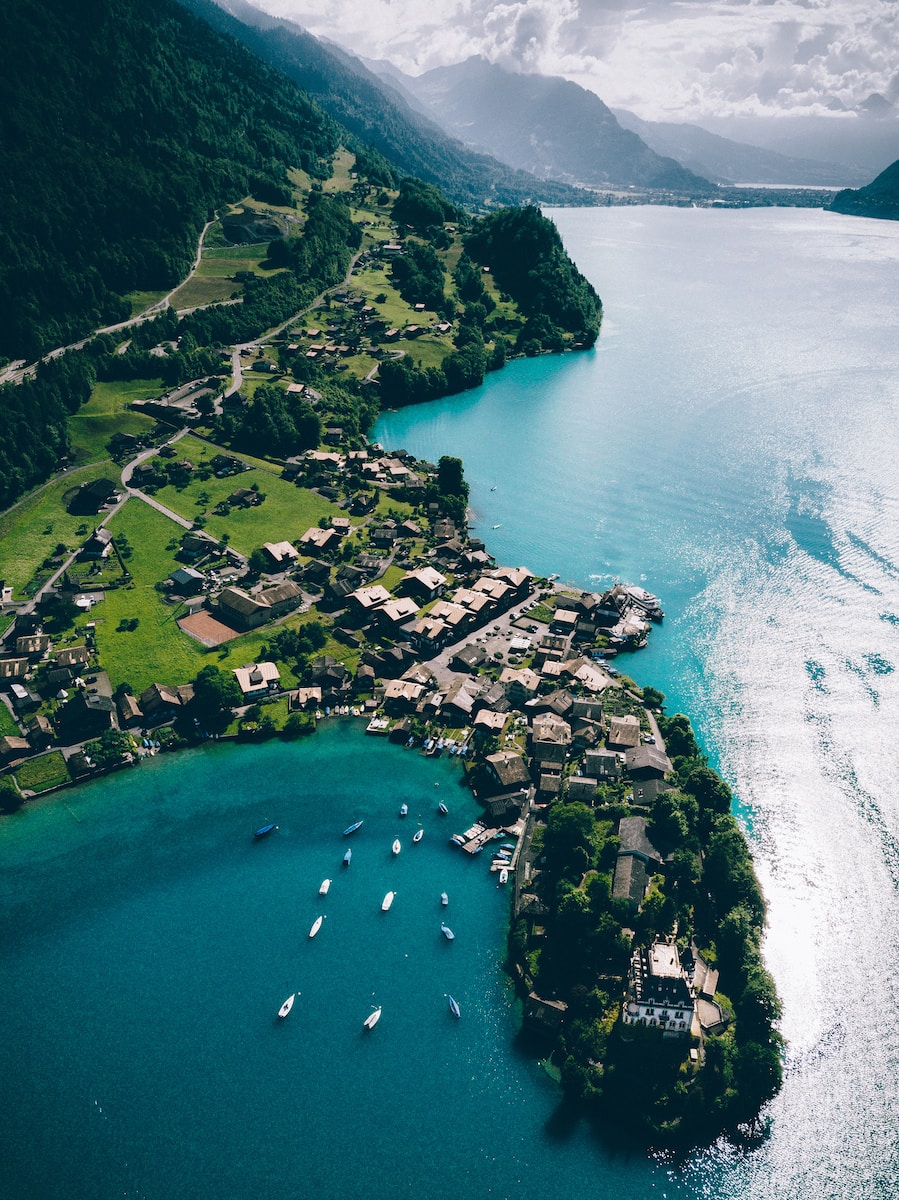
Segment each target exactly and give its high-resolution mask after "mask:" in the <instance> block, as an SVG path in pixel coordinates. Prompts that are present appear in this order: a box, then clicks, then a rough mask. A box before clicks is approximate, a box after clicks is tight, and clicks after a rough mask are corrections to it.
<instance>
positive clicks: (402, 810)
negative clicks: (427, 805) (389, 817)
mask: <svg viewBox="0 0 899 1200" xmlns="http://www.w3.org/2000/svg"><path fill="white" fill-rule="evenodd" d="M408 812H409V805H408V804H401V805H400V816H401V817H405V816H407V815H408Z"/></svg>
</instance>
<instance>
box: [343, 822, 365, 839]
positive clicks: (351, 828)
mask: <svg viewBox="0 0 899 1200" xmlns="http://www.w3.org/2000/svg"><path fill="white" fill-rule="evenodd" d="M361 825H362V822H361V821H354V822H353V824H352V825H347V827H346V829H344V831H343V836H344V837H349V836H350V834H351V833H355V832H356V830H357V829H359V828H360V827H361Z"/></svg>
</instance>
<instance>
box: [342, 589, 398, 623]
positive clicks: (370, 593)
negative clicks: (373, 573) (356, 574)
mask: <svg viewBox="0 0 899 1200" xmlns="http://www.w3.org/2000/svg"><path fill="white" fill-rule="evenodd" d="M347 598H348V599H349V600H350V602H351V603H352V604H353V606H354V607H355V609H356V612H357V613H359V614H361V615H363V616H365V615H367V614H368V613H371V612H374V610H375V609H376V608H380V606H381V605H382V604H386V603H387V601H388V600H389V599H390V598H391V596H390V592H388V590H387V588H386V587H384V585H383V584H381V583H373V584H371V585H370V586H369V587H361V588H357V589H356V590H355V591H354V592H351V593H350V595H349V596H348V597H347ZM413 615H414V614H413Z"/></svg>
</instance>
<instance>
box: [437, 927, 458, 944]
mask: <svg viewBox="0 0 899 1200" xmlns="http://www.w3.org/2000/svg"><path fill="white" fill-rule="evenodd" d="M440 932H441V933H442V934H443V936H444V937H445V938H446V940H447V941H448V942H451V941H452V940H453V938H454V937H455V936H456V935H455V934H454V933H453V931H452V930H451V929H450V927H449V925H446V924H443V925H441V926H440Z"/></svg>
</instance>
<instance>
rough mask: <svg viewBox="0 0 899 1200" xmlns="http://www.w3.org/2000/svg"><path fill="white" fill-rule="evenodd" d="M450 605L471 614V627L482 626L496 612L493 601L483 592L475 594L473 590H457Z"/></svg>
mask: <svg viewBox="0 0 899 1200" xmlns="http://www.w3.org/2000/svg"><path fill="white" fill-rule="evenodd" d="M451 603H452V604H456V605H458V606H459V607H460V608H464V609H466V610H467V611H468V612H469V613H471V622H470V623H471V624H472V625H483V624H484V622H485V621H489V619H490V617H491V616H492V615H493V613H494V612H495V611H496V604H495V602H494V600H493V599H492V598H491V597H490V596H488V595H486V594H485V593H484V592H476V591H475V590H474V588H464V587H463V588H457V589H456V591H455V592H454V593H453V597H452V600H451Z"/></svg>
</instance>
